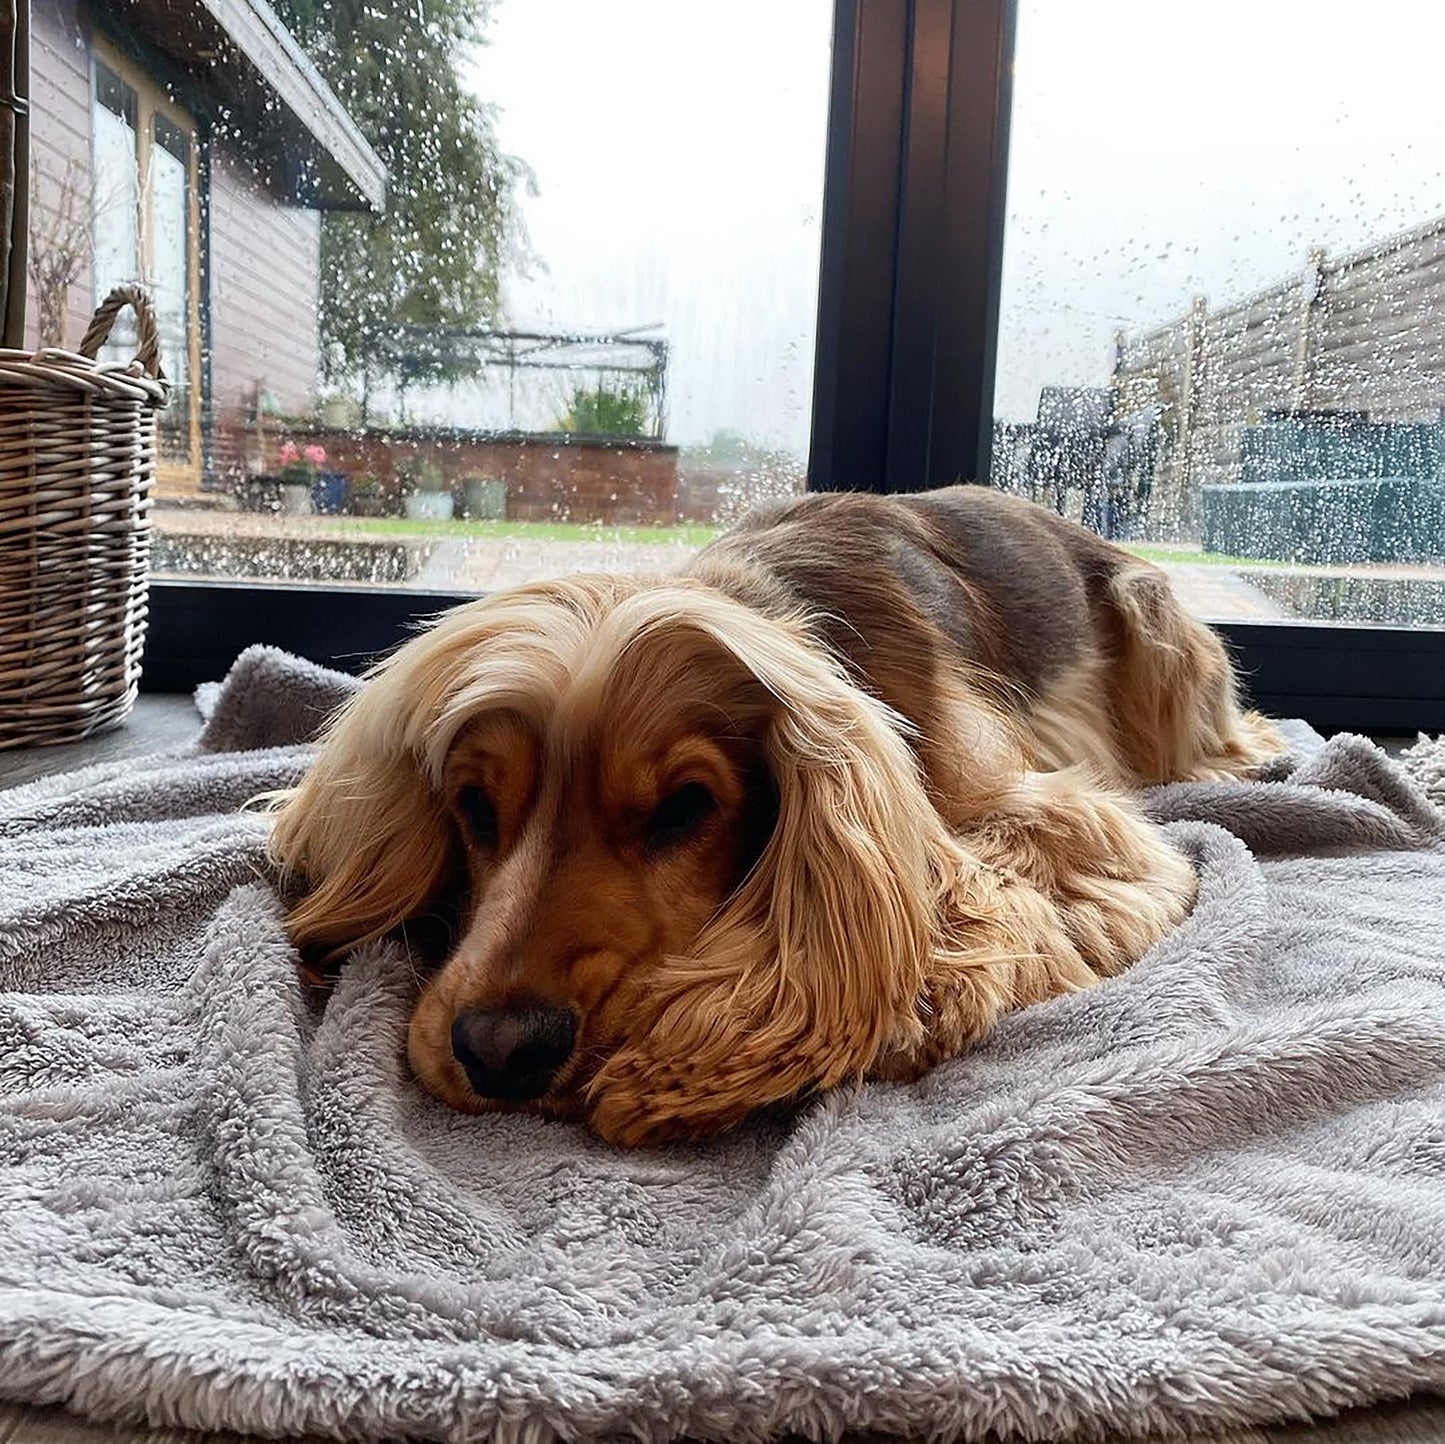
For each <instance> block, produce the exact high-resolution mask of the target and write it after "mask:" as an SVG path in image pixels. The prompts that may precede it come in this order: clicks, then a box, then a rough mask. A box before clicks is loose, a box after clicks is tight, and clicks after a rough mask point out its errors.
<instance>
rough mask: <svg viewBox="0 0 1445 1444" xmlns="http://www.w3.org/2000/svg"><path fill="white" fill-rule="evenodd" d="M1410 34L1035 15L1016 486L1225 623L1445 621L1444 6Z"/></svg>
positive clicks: (1299, 2) (1018, 114)
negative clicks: (1142, 559)
mask: <svg viewBox="0 0 1445 1444" xmlns="http://www.w3.org/2000/svg"><path fill="white" fill-rule="evenodd" d="M1388 16H1389V20H1388V23H1384V22H1383V21H1380V22H1379V23H1369V24H1349V25H1343V24H1340V25H1336V24H1331V23H1325V22H1324V19H1323V12H1321V10H1320V8H1319V7H1318V6H1317V5H1314V4H1310V3H1305V0H1278V3H1276V4H1272V5H1258V4H1245V3H1242V0H1221V3H1218V4H1214V5H1210V6H1188V7H1178V6H1160V5H1157V4H1153V3H1148V0H1021V3H1020V6H1019V29H1018V50H1017V66H1016V75H1015V92H1014V115H1013V125H1012V135H1011V160H1010V174H1009V208H1008V222H1007V231H1006V242H1005V261H1004V291H1003V299H1002V318H1001V324H1000V341H999V358H998V383H997V394H996V405H995V413H996V420H997V424H996V432H995V444H994V468H993V480H994V482H995V484H997V485H1000V486H1005V487H1008V488H1009V489H1011V490H1016V491H1020V492H1023V493H1025V494H1027V495H1031V496H1033V497H1035V498H1037V499H1038V500H1041V501H1043V502H1045V503H1046V504H1048V505H1051V506H1054V507H1057V508H1058V509H1060V510H1063V511H1066V512H1068V513H1069V514H1070V515H1073V516H1075V517H1076V518H1078V519H1080V520H1082V521H1083V522H1084V523H1085V524H1087V525H1089V526H1091V527H1093V528H1094V529H1095V530H1097V531H1099V532H1101V533H1103V534H1105V535H1108V536H1112V537H1113V538H1114V539H1116V540H1118V541H1120V542H1121V543H1123V544H1124V545H1127V546H1129V547H1131V548H1134V549H1135V550H1137V551H1139V552H1140V553H1141V554H1143V555H1145V556H1147V557H1150V558H1152V559H1154V560H1156V561H1158V562H1160V563H1162V564H1163V565H1165V566H1166V567H1168V568H1169V570H1170V571H1171V573H1172V574H1173V576H1174V580H1175V583H1176V586H1177V587H1178V589H1179V590H1180V591H1181V592H1182V593H1183V595H1184V596H1185V597H1186V599H1187V600H1188V602H1189V603H1190V605H1191V606H1193V607H1194V608H1195V609H1196V611H1197V612H1198V613H1200V614H1201V615H1204V616H1207V617H1214V618H1221V617H1231V618H1259V619H1267V618H1273V619H1283V620H1292V619H1298V618H1317V619H1324V620H1330V621H1343V622H1375V623H1380V622H1385V623H1396V624H1401V625H1440V624H1442V623H1445V429H1442V416H1445V359H1442V358H1445V351H1442V345H1441V343H1442V340H1445V323H1442V320H1441V317H1442V316H1445V308H1442V303H1445V201H1442V199H1441V196H1442V185H1441V182H1442V161H1441V156H1442V154H1445V149H1442V143H1445V115H1442V113H1441V112H1440V109H1439V107H1438V105H1437V104H1436V103H1435V99H1434V97H1435V96H1436V94H1437V92H1438V77H1437V73H1436V72H1437V70H1438V56H1439V54H1440V53H1441V48H1442V46H1445V9H1442V8H1441V7H1440V6H1438V5H1435V4H1431V3H1425V0H1399V3H1397V4H1395V5H1392V6H1390V7H1389V8H1388ZM1222 77H1227V86H1226V85H1225V83H1224V81H1223V80H1222V79H1221V78H1222Z"/></svg>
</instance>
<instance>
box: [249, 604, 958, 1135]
mask: <svg viewBox="0 0 1445 1444" xmlns="http://www.w3.org/2000/svg"><path fill="white" fill-rule="evenodd" d="M940 849H941V850H942V851H944V852H946V850H947V840H946V836H945V835H944V834H943V833H942V829H941V824H940V823H939V820H938V817H937V815H936V813H935V811H934V809H933V808H932V806H931V805H930V804H929V802H928V799H927V796H926V794H925V792H924V789H923V787H922V784H921V782H920V779H919V775H918V769H917V765H916V763H915V760H914V757H913V755H912V753H911V751H910V749H909V746H908V744H907V742H906V741H905V738H904V734H903V729H902V727H901V724H900V722H899V719H898V718H897V717H896V716H895V715H894V714H892V713H890V712H889V711H888V709H887V708H885V707H884V706H883V705H882V704H881V703H879V702H877V701H876V700H874V699H872V698H871V697H870V696H868V695H867V694H866V693H865V692H863V691H862V690H860V689H859V688H858V687H856V686H855V685H853V684H852V683H851V682H850V681H849V680H848V678H847V677H846V676H845V675H844V673H843V671H842V670H841V669H840V668H839V666H838V665H837V664H836V663H835V662H834V661H832V660H831V659H830V658H829V657H828V656H827V655H826V654H825V653H823V652H822V651H821V650H820V649H819V648H818V647H816V646H815V645H814V644H813V643H812V642H811V641H810V638H809V636H808V633H807V630H806V627H805V625H804V623H803V622H802V620H800V619H796V620H781V621H778V620H769V619H767V618H764V617H762V616H760V615H759V614H758V613H756V612H754V611H752V610H750V609H749V608H747V607H745V606H743V605H741V604H739V603H737V602H735V601H732V600H730V599H728V598H727V597H725V596H724V595H722V594H721V593H719V592H718V591H716V590H714V589H711V588H709V587H706V586H703V585H701V584H696V583H688V582H682V581H673V580H669V581H646V580H641V579H636V578H617V577H588V578H571V579H567V580H563V581H556V582H549V583H544V584H538V585H534V586H529V587H524V588H521V589H518V590H516V591H513V592H510V593H506V594H502V595H499V596H496V597H494V598H490V599H487V600H484V601H481V602H477V603H474V604H471V605H468V606H464V607H462V608H460V609H458V610H456V611H454V612H452V613H449V614H448V615H447V616H445V617H444V618H443V619H442V620H441V621H440V622H439V623H437V624H436V625H435V626H433V627H432V628H431V629H430V630H429V631H427V632H426V633H424V634H423V635H421V636H419V637H418V638H416V639H415V640H413V641H411V642H409V643H408V644H407V645H405V646H404V647H402V648H401V649H400V650H399V651H398V652H397V653H396V654H395V655H394V656H393V657H392V658H391V659H390V660H389V661H388V662H386V663H385V664H384V665H383V666H382V667H381V668H380V669H379V671H378V672H377V674H376V675H375V676H374V677H373V678H372V679H371V680H370V681H369V682H368V684H367V685H366V686H365V687H364V688H363V689H362V690H361V692H360V693H359V694H358V695H357V696H356V698H355V699H354V700H353V701H352V702H351V703H350V704H349V705H348V706H347V707H346V708H345V709H344V711H343V712H342V713H341V714H340V715H339V716H338V718H337V719H336V720H335V722H334V723H333V725H332V726H331V728H330V730H329V732H328V735H327V736H326V738H325V739H324V741H323V745H322V749H321V753H320V756H319V759H318V760H317V762H316V764H315V765H314V766H313V768H312V769H311V771H310V772H309V773H308V775H307V776H306V777H305V779H304V780H303V781H302V783H301V785H300V786H299V787H298V788H297V789H296V790H295V791H294V792H292V793H290V794H288V795H287V796H286V797H285V798H283V799H282V801H281V802H280V805H279V814H278V816H277V818H276V823H275V829H274V833H273V850H274V854H275V856H276V858H277V860H278V861H279V863H280V864H281V865H282V867H283V868H285V869H286V870H287V871H288V872H290V873H292V874H294V875H295V876H296V877H298V878H299V879H302V880H303V881H304V885H305V887H306V889H307V891H306V893H305V896H304V897H303V899H302V900H301V902H300V903H299V904H298V905H297V906H296V907H295V909H294V911H293V912H292V914H291V918H290V927H291V931H292V935H293V938H294V940H295V941H296V943H297V944H298V946H302V947H305V948H310V949H315V948H321V949H323V950H326V951H329V952H331V953H332V954H336V955H339V954H340V953H342V952H344V951H345V950H347V949H349V948H351V947H352V946H354V945H356V944H358V943H360V942H363V941H366V940H369V939H375V938H379V937H381V936H383V935H385V934H387V933H389V932H392V931H393V930H395V929H397V928H399V927H401V926H402V925H403V924H405V923H406V922H407V921H408V920H410V919H415V918H418V917H420V916H423V915H425V914H427V913H428V912H430V911H432V910H434V909H435V908H436V907H437V906H438V905H439V904H441V903H443V902H448V903H449V905H450V906H451V907H452V908H453V909H454V910H455V912H456V916H457V919H458V923H457V926H456V928H455V933H454V936H453V938H452V942H451V945H450V948H449V950H448V952H447V955H446V957H445V960H444V961H443V962H442V963H441V965H440V967H439V969H438V970H437V971H436V972H435V974H434V975H433V976H432V977H431V978H430V981H429V982H428V983H427V985H426V986H425V988H424V990H423V992H422V994H421V997H420V1000H419V1002H418V1004H417V1006H416V1010H415V1014H414V1016H413V1019H412V1023H411V1028H410V1035H409V1052H410V1058H411V1063H412V1066H413V1068H414V1069H415V1071H416V1073H417V1075H418V1077H419V1078H420V1079H421V1081H422V1083H423V1084H424V1085H425V1086H426V1087H427V1088H428V1089H430V1090H431V1091H432V1092H433V1093H435V1094H436V1095H437V1096H438V1097H440V1098H442V1099H443V1100H445V1101H446V1102H447V1103H450V1104H452V1105H453V1106H455V1107H457V1108H460V1109H465V1110H474V1111H482V1110H487V1109H494V1108H530V1109H534V1110H537V1111H541V1112H544V1113H549V1114H552V1115H554V1116H571V1117H582V1118H586V1119H587V1120H588V1121H590V1122H591V1123H592V1125H593V1126H594V1127H595V1128H596V1129H597V1130H598V1131H599V1132H600V1133H601V1134H603V1136H605V1137H607V1138H610V1139H613V1140H614V1141H618V1142H624V1143H637V1142H643V1141H652V1140H656V1139H660V1138H664V1137H668V1136H675V1135H678V1134H693V1133H702V1132H706V1131H709V1130H712V1129H716V1128H719V1127H724V1126H727V1125H728V1124H731V1123H733V1122H735V1121H737V1120H738V1119H740V1118H741V1117H742V1116H744V1115H745V1114H746V1113H747V1112H749V1111H750V1110H752V1109H754V1108H756V1107H759V1106H761V1105H763V1104H766V1103H770V1102H774V1101H777V1100H782V1099H787V1098H791V1097H794V1096H796V1095H798V1094H800V1093H802V1092H804V1091H806V1090H808V1089H810V1088H813V1087H826V1086H831V1085H834V1084H837V1083H839V1082H842V1081H845V1080H849V1079H856V1078H859V1077H861V1076H862V1075H863V1074H864V1072H865V1071H866V1070H867V1069H868V1068H869V1067H870V1066H871V1065H872V1064H873V1062H874V1061H875V1059H876V1058H877V1057H878V1056H879V1054H880V1052H882V1051H883V1050H885V1049H888V1048H892V1047H899V1046H903V1045H906V1044H907V1043H909V1042H910V1041H913V1040H915V1039H916V1035H917V1033H918V1031H919V1029H920V1027H921V1024H920V1021H919V1018H918V1014H917V1002H918V998H919V995H920V989H921V987H922V983H923V977H924V971H925V968H926V966H927V962H928V959H929V956H930V953H931V951H932V950H933V949H934V948H935V947H936V945H937V941H938V939H937V928H938V918H937V912H938V909H937V906H936V902H937V898H938V895H939V892H940V889H941V888H943V887H945V886H947V882H946V880H944V879H943V878H942V876H941V862H940V858H941V851H940Z"/></svg>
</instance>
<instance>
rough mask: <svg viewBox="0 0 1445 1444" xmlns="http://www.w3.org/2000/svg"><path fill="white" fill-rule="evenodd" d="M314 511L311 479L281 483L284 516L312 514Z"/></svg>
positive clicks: (282, 513)
mask: <svg viewBox="0 0 1445 1444" xmlns="http://www.w3.org/2000/svg"><path fill="white" fill-rule="evenodd" d="M313 511H314V508H313V506H312V504H311V483H310V482H309V481H283V482H282V483H281V515H282V516H310V515H311V514H312V512H313Z"/></svg>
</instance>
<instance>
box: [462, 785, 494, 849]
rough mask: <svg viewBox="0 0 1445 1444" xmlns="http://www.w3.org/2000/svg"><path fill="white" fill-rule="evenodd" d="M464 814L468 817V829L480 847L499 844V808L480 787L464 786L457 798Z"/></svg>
mask: <svg viewBox="0 0 1445 1444" xmlns="http://www.w3.org/2000/svg"><path fill="white" fill-rule="evenodd" d="M457 805H458V806H459V807H460V808H461V813H462V816H463V817H464V818H465V819H466V823H467V831H468V832H470V833H471V835H472V841H473V842H475V843H476V844H477V845H478V846H479V847H495V846H496V845H497V809H496V808H495V807H493V806H492V804H491V802H490V801H489V799H488V797H487V794H486V793H485V792H483V791H482V789H481V788H480V787H464V788H462V795H461V797H459V798H458V799H457Z"/></svg>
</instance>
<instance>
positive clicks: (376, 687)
mask: <svg viewBox="0 0 1445 1444" xmlns="http://www.w3.org/2000/svg"><path fill="white" fill-rule="evenodd" d="M408 670H409V669H407V668H393V669H391V670H390V671H383V672H382V673H381V674H379V675H378V676H376V677H375V678H373V679H372V680H371V681H369V682H368V683H367V685H366V686H365V687H364V688H363V689H362V690H361V691H360V692H359V693H357V695H356V696H355V697H353V698H352V699H351V701H350V702H349V703H348V704H347V705H346V707H345V708H344V709H343V710H342V711H341V712H340V713H339V714H338V715H337V716H336V718H335V719H334V720H333V722H332V723H331V725H330V727H329V728H328V729H327V732H326V734H325V736H324V737H323V738H322V742H321V752H320V755H319V756H318V758H317V760H316V762H315V763H314V764H313V765H312V767H311V770H310V771H309V772H308V773H307V774H306V776H305V777H304V778H303V779H302V781H301V783H300V785H299V786H297V787H296V788H294V789H293V790H292V791H290V792H289V793H283V794H280V795H278V796H277V797H276V798H274V799H272V800H271V805H272V807H273V808H274V809H275V812H276V820H275V824H274V826H273V828H272V832H271V844H270V850H271V856H272V858H273V860H274V861H275V862H276V863H277V864H278V865H279V867H280V868H281V870H282V873H283V875H284V876H285V877H286V878H288V879H294V881H295V883H296V884H297V885H298V886H301V887H304V889H305V892H304V895H303V896H302V897H301V899H300V901H299V902H298V903H297V904H296V905H295V907H294V908H293V909H292V911H291V913H290V916H289V918H288V920H287V926H288V929H289V931H290V933H291V938H292V941H293V942H294V943H295V944H296V946H297V947H298V948H301V949H305V950H313V949H318V950H320V951H321V952H322V953H323V954H324V955H325V956H326V957H328V958H334V957H336V956H338V955H339V954H341V953H343V952H345V951H348V950H349V949H350V948H352V947H354V946H356V945H358V944H360V943H363V942H367V941H370V940H371V939H373V938H378V937H381V936H382V935H383V934H385V933H387V932H390V931H391V930H392V929H393V928H395V927H396V926H398V925H399V924H400V923H402V922H404V921H405V920H406V919H407V918H409V917H414V916H416V915H417V914H418V913H420V912H423V911H424V910H425V909H426V907H427V904H428V903H429V902H430V901H431V900H432V899H433V898H435V897H436V896H437V894H438V893H439V892H440V891H441V890H442V888H443V886H444V884H445V882H446V881H447V878H448V876H449V875H450V872H451V869H452V862H453V859H452V847H453V843H452V834H451V826H450V823H449V820H448V818H447V816H446V814H445V809H444V804H443V800H442V798H441V797H440V796H439V795H438V793H437V792H436V790H435V788H434V786H433V784H432V782H431V780H430V778H429V777H428V776H427V775H426V772H425V770H424V768H423V765H422V761H421V759H420V757H419V756H418V755H417V753H416V751H415V750H414V749H413V747H411V746H410V745H409V744H408V740H407V738H406V736H405V727H404V722H405V720H406V717H407V716H408V715H409V714H410V711H411V709H412V707H413V706H414V702H415V699H414V698H413V697H410V696H408V695H406V680H405V679H406V673H407V672H408Z"/></svg>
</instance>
